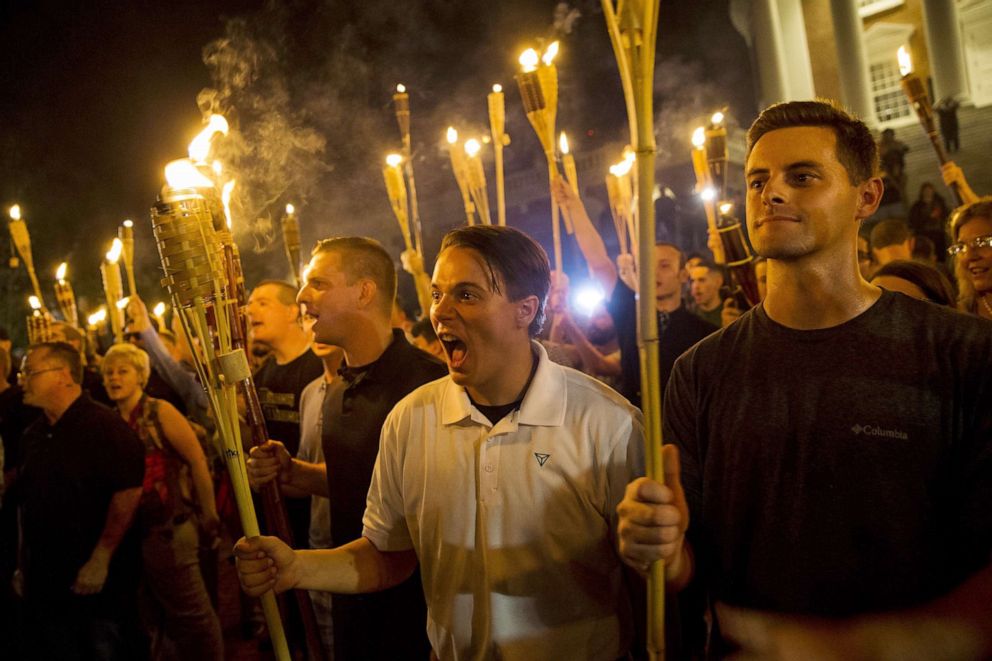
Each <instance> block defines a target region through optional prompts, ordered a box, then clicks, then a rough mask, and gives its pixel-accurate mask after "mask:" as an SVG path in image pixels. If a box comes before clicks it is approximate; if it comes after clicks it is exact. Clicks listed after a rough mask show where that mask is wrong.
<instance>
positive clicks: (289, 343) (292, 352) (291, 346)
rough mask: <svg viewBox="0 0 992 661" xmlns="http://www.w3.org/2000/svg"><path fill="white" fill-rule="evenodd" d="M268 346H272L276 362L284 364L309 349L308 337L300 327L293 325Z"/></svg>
mask: <svg viewBox="0 0 992 661" xmlns="http://www.w3.org/2000/svg"><path fill="white" fill-rule="evenodd" d="M270 346H271V347H272V355H273V356H275V359H276V364H278V365H285V364H286V363H291V362H293V361H294V360H296V359H297V358H299V357H300V356H302V355H303V354H304V353H305V352H307V351H309V350H310V338H308V337H307V336H306V334H305V333H304V332H303V329H302V328H295V327H294V328H291V329H290V330H289V331H288V332H287V333H286V334H285V335H284V336H283V337H281V338H279V340H278V341H276V342H273V343H272V344H271V345H270Z"/></svg>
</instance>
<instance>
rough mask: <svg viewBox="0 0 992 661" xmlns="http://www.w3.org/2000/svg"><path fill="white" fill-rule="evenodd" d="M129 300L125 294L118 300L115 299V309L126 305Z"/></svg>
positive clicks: (121, 308)
mask: <svg viewBox="0 0 992 661" xmlns="http://www.w3.org/2000/svg"><path fill="white" fill-rule="evenodd" d="M129 300H130V299H129V298H128V297H127V296H125V297H124V298H122V299H120V300H119V301H117V309H118V310H123V309H124V308H126V307H127V303H128V301H129Z"/></svg>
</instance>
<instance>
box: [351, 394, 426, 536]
mask: <svg viewBox="0 0 992 661" xmlns="http://www.w3.org/2000/svg"><path fill="white" fill-rule="evenodd" d="M400 409H401V407H399V406H398V407H397V408H396V409H393V411H392V412H391V413H390V414H389V416H388V417H387V418H386V422H385V424H383V426H382V433H381V434H380V436H379V456H378V457H376V460H375V469H374V470H373V471H372V483H371V484H370V485H369V494H368V498H367V499H366V502H365V516H364V517H363V519H362V525H363V531H362V535H363V536H364V537H367V538H368V540H369V541H370V542H372V544H374V545H375V547H376V548H377V549H379V550H380V551H405V550H408V549H412V548H413V540H412V539H411V537H410V530H409V527H408V526H407V523H406V517H405V514H404V507H403V489H402V484H403V448H404V446H405V445H406V441H407V437H408V435H409V420H408V419H407V421H406V422H404V421H403V418H404V417H406V418H408V416H404V415H403V414H402V411H401V410H400Z"/></svg>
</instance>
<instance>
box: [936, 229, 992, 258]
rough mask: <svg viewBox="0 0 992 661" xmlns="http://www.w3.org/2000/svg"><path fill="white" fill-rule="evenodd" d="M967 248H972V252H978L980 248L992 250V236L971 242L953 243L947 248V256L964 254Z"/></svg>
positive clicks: (978, 238)
mask: <svg viewBox="0 0 992 661" xmlns="http://www.w3.org/2000/svg"><path fill="white" fill-rule="evenodd" d="M965 248H971V249H972V250H978V249H979V248H992V234H986V235H984V236H976V237H975V238H974V239H971V240H969V241H958V242H957V243H952V244H951V245H950V246H949V247H948V248H947V254H948V255H950V256H951V257H955V256H957V255H960V254H961V253H963V252H964V250H965Z"/></svg>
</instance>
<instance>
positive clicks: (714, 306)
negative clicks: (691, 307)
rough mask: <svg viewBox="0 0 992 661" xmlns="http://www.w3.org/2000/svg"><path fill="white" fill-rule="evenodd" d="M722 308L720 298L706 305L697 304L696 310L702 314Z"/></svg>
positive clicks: (707, 302)
mask: <svg viewBox="0 0 992 661" xmlns="http://www.w3.org/2000/svg"><path fill="white" fill-rule="evenodd" d="M718 307H720V298H719V297H717V298H714V299H713V300H712V301H706V302H705V303H702V302H697V303H696V309H698V310H700V311H702V312H712V311H713V310H715V309H717V308H718Z"/></svg>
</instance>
